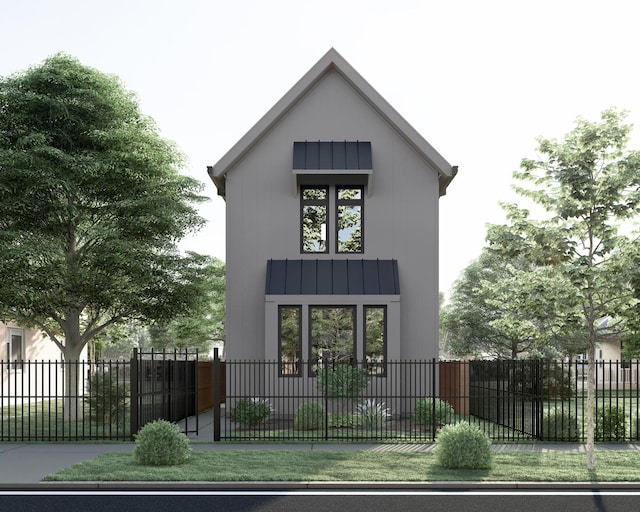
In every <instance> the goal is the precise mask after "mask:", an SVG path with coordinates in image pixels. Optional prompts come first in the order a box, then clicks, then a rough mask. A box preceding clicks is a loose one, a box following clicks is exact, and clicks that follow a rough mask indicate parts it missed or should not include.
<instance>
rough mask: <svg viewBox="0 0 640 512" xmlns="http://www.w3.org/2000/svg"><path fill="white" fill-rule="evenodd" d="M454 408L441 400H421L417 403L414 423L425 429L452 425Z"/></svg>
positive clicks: (431, 398) (430, 398) (429, 398)
mask: <svg viewBox="0 0 640 512" xmlns="http://www.w3.org/2000/svg"><path fill="white" fill-rule="evenodd" d="M454 414H455V413H454V411H453V407H451V405H450V404H449V402H447V401H445V400H440V399H439V398H433V397H428V398H421V399H420V400H418V401H417V402H416V407H415V409H414V411H413V416H412V418H413V421H414V422H415V423H417V424H418V425H424V426H425V427H439V426H442V425H446V424H447V423H451V422H452V421H453V418H454Z"/></svg>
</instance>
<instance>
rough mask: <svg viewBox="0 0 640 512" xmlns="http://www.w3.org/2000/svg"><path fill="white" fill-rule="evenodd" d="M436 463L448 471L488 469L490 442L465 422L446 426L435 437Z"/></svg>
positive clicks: (490, 454)
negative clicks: (448, 469)
mask: <svg viewBox="0 0 640 512" xmlns="http://www.w3.org/2000/svg"><path fill="white" fill-rule="evenodd" d="M436 446H437V447H436V461H437V463H438V464H439V465H440V466H442V467H444V468H450V469H490V468H491V466H492V464H493V453H492V452H491V440H490V439H489V437H488V436H487V435H486V434H485V433H484V432H482V431H481V430H480V429H479V428H478V427H476V426H475V425H470V424H469V423H467V422H466V421H463V422H461V423H458V424H456V425H446V426H445V427H444V428H443V429H442V430H441V431H440V433H438V435H437V436H436Z"/></svg>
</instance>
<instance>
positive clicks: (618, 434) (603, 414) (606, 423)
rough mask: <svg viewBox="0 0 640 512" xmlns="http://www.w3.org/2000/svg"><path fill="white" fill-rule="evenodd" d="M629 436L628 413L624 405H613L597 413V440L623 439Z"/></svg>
mask: <svg viewBox="0 0 640 512" xmlns="http://www.w3.org/2000/svg"><path fill="white" fill-rule="evenodd" d="M626 437H627V415H626V414H625V412H624V409H622V407H618V406H617V405H612V406H611V407H607V408H605V409H603V410H601V411H598V413H597V415H596V432H595V438H596V440H597V441H623V440H625V438H626Z"/></svg>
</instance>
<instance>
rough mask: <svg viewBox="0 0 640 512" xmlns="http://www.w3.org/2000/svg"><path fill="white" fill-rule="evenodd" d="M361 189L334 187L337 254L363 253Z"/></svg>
mask: <svg viewBox="0 0 640 512" xmlns="http://www.w3.org/2000/svg"><path fill="white" fill-rule="evenodd" d="M362 192H363V190H362V187H336V206H337V215H336V247H337V252H342V253H349V252H363V244H362V227H363V226H362V213H363V209H364V199H363V193H362Z"/></svg>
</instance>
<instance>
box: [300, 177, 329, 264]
mask: <svg viewBox="0 0 640 512" xmlns="http://www.w3.org/2000/svg"><path fill="white" fill-rule="evenodd" d="M328 221H329V187H328V186H309V187H301V190H300V242H301V243H300V245H301V246H300V252H303V253H326V252H329V244H328V243H327V228H328Z"/></svg>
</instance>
